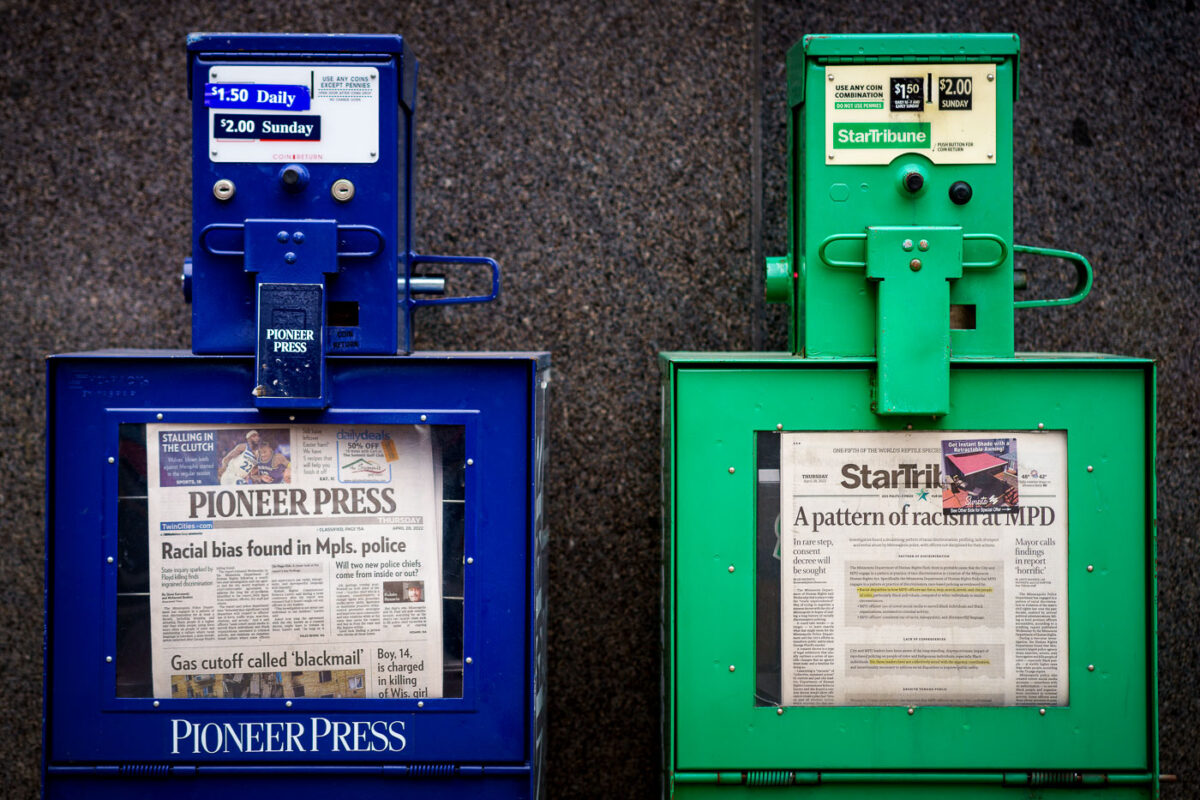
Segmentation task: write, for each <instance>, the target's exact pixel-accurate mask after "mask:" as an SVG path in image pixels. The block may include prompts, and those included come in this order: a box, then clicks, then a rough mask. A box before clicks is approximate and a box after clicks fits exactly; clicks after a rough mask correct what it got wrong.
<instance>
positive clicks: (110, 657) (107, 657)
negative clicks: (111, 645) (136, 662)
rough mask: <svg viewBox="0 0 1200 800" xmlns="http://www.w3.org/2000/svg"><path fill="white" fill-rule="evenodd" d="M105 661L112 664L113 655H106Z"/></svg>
mask: <svg viewBox="0 0 1200 800" xmlns="http://www.w3.org/2000/svg"><path fill="white" fill-rule="evenodd" d="M104 663H105V664H111V663H112V656H105V657H104Z"/></svg>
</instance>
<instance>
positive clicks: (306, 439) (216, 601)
mask: <svg viewBox="0 0 1200 800" xmlns="http://www.w3.org/2000/svg"><path fill="white" fill-rule="evenodd" d="M146 444H147V487H148V493H149V497H148V506H149V545H150V601H151V605H150V608H151V657H152V663H153V678H154V696H155V697H164V698H166V697H289V698H290V697H339V698H351V697H358V698H363V697H394V698H404V697H440V696H441V694H442V596H441V594H442V589H441V576H442V563H441V562H442V553H441V542H442V535H441V530H442V524H441V485H442V482H441V475H440V471H441V467H440V464H441V462H440V459H439V458H437V457H436V455H437V454H435V452H434V449H435V447H434V443H433V440H432V436H431V432H430V429H429V427H428V426H419V425H387V426H380V425H374V426H372V425H318V426H305V425H294V426H274V425H259V426H248V425H242V426H234V425H228V426H222V425H193V424H170V425H168V424H154V425H147V426H146Z"/></svg>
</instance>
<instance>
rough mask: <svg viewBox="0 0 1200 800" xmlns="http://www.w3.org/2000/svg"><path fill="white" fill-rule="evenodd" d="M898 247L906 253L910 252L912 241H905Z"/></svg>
mask: <svg viewBox="0 0 1200 800" xmlns="http://www.w3.org/2000/svg"><path fill="white" fill-rule="evenodd" d="M900 246H901V247H903V248H904V249H905V250H906V251H907V250H912V239H905V240H904V243H903V244H901V245H900Z"/></svg>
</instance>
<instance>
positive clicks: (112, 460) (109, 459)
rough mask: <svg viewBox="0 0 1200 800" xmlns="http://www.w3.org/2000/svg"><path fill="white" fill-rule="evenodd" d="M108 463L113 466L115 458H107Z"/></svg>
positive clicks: (115, 461)
mask: <svg viewBox="0 0 1200 800" xmlns="http://www.w3.org/2000/svg"><path fill="white" fill-rule="evenodd" d="M108 463H110V464H115V463H117V460H116V459H115V458H113V457H112V456H109V457H108Z"/></svg>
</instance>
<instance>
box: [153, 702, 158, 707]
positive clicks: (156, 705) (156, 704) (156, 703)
mask: <svg viewBox="0 0 1200 800" xmlns="http://www.w3.org/2000/svg"><path fill="white" fill-rule="evenodd" d="M154 707H155V708H158V701H157V700H155V701H154Z"/></svg>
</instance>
